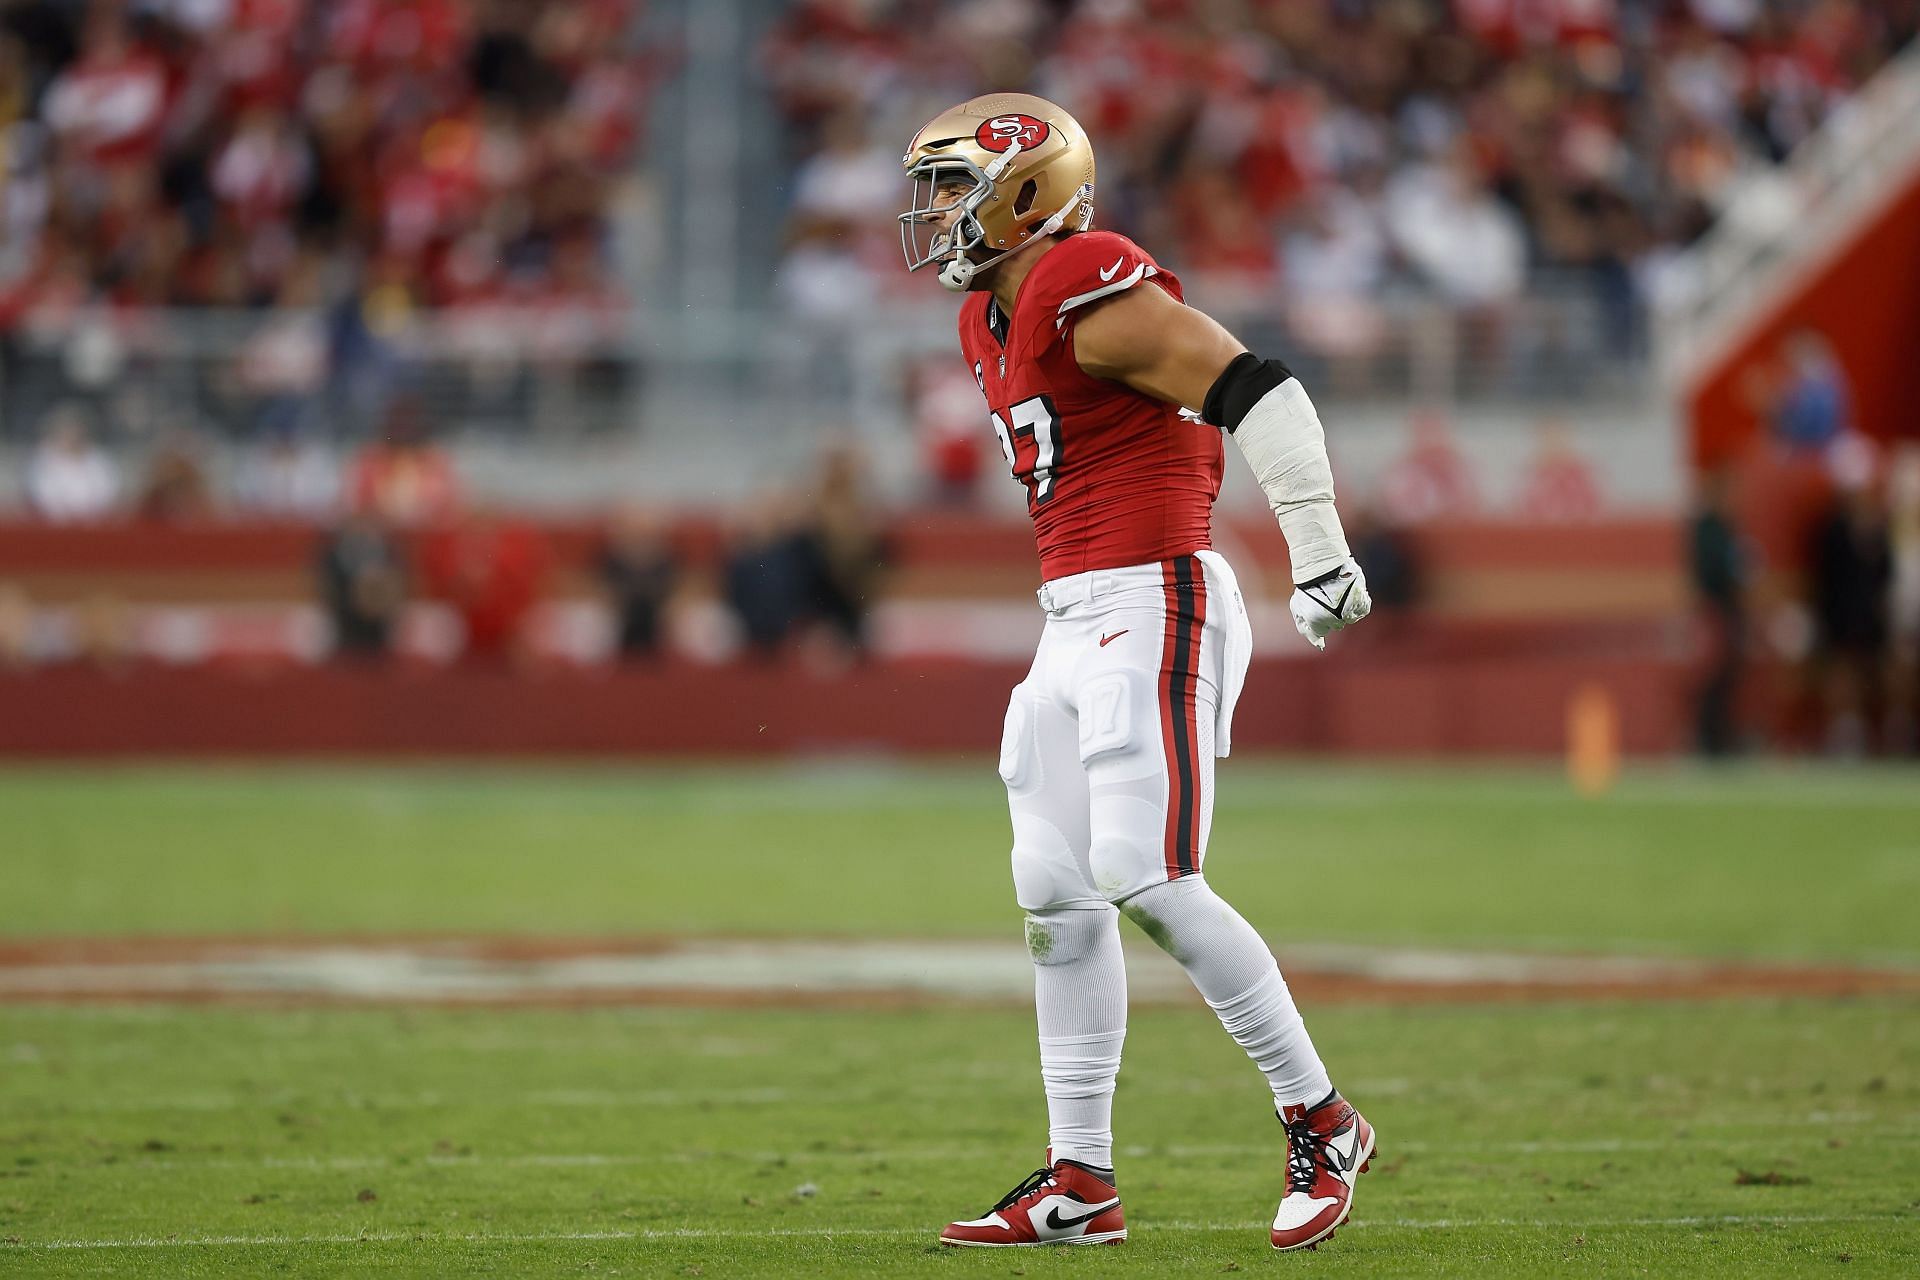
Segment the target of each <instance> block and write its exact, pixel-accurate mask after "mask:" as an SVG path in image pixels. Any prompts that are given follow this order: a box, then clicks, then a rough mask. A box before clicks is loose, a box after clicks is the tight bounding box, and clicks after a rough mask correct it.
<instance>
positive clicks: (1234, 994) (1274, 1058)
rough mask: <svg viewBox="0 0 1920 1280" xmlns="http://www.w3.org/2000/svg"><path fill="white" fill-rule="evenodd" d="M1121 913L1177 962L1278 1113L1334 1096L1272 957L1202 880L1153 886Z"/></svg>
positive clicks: (1129, 901)
mask: <svg viewBox="0 0 1920 1280" xmlns="http://www.w3.org/2000/svg"><path fill="white" fill-rule="evenodd" d="M1120 909H1121V910H1122V911H1124V912H1126V913H1127V916H1128V918H1129V919H1131V920H1133V921H1134V922H1135V923H1136V924H1138V925H1140V927H1141V928H1142V929H1143V930H1144V931H1145V932H1146V934H1147V936H1148V937H1150V938H1152V939H1153V940H1154V941H1155V942H1157V943H1159V944H1160V946H1161V948H1162V949H1164V950H1165V951H1166V953H1167V954H1168V955H1170V956H1172V957H1173V958H1174V959H1175V960H1178V961H1179V962H1180V965H1181V967H1182V968H1184V969H1185V970H1186V971H1187V977H1189V978H1191V979H1192V980H1193V985H1194V986H1195V987H1198V988H1199V990H1200V994H1201V995H1202V996H1204V997H1205V998H1206V1001H1207V1003H1208V1004H1209V1005H1211V1006H1212V1007H1213V1011H1214V1013H1216V1014H1218V1015H1219V1017H1220V1025H1221V1026H1223V1027H1225V1028H1226V1029H1227V1034H1228V1035H1230V1036H1232V1037H1233V1038H1234V1039H1235V1040H1236V1041H1238V1042H1239V1045H1240V1047H1241V1048H1242V1049H1245V1050H1246V1051H1247V1056H1248V1057H1249V1058H1252V1059H1253V1064H1254V1065H1255V1066H1256V1067H1259V1068H1260V1073H1261V1074H1262V1075H1264V1076H1265V1077H1266V1078H1267V1084H1268V1085H1269V1086H1271V1087H1272V1089H1273V1098H1274V1103H1275V1105H1276V1106H1292V1105H1295V1104H1298V1103H1309V1102H1318V1101H1320V1099H1322V1098H1324V1097H1326V1096H1327V1094H1328V1093H1330V1092H1331V1091H1332V1089H1333V1085H1332V1083H1331V1082H1330V1081H1329V1080H1328V1079H1327V1069H1326V1067H1324V1066H1322V1065H1321V1062H1320V1055H1319V1053H1318V1052H1316V1051H1315V1050H1314V1047H1313V1039H1312V1037H1310V1036H1309V1035H1307V1026H1306V1023H1304V1022H1302V1021H1301V1020H1300V1011H1299V1010H1298V1009H1296V1008H1294V1005H1293V993H1292V992H1290V991H1288V990H1287V981H1286V979H1285V978H1283V977H1281V976H1280V966H1279V964H1278V963H1277V962H1275V960H1274V958H1273V952H1271V951H1269V950H1268V949H1267V944H1266V943H1265V942H1263V941H1262V940H1261V938H1260V935H1259V933H1258V932H1256V931H1255V930H1254V927H1253V926H1252V925H1250V924H1248V923H1247V922H1246V919H1245V918H1244V917H1242V916H1241V914H1240V913H1239V912H1238V911H1235V910H1234V909H1233V908H1232V907H1231V906H1228V905H1227V903H1226V901H1225V900H1224V899H1222V898H1221V897H1220V895H1219V894H1217V893H1215V892H1214V891H1213V889H1212V887H1211V886H1209V885H1208V884H1207V882H1206V881H1205V880H1203V879H1202V878H1201V877H1199V876H1197V875H1192V876H1182V877H1181V878H1180V879H1178V880H1171V881H1168V882H1167V883H1166V884H1159V885H1155V886H1154V887H1152V888H1151V889H1145V890H1142V891H1141V892H1139V893H1137V894H1135V895H1134V896H1133V897H1131V898H1129V899H1127V901H1126V902H1125V903H1123V904H1121V908H1120Z"/></svg>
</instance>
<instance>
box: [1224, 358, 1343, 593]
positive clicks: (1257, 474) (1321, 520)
mask: <svg viewBox="0 0 1920 1280" xmlns="http://www.w3.org/2000/svg"><path fill="white" fill-rule="evenodd" d="M1233 438H1234V439H1235V440H1237V441H1239V443H1240V452H1241V453H1243V454H1245V455H1246V457H1247V462H1248V464H1249V465H1250V466H1252V467H1253V474H1254V478H1255V479H1257V480H1258V481H1259V482H1260V488H1261V489H1262V490H1263V491H1264V492H1265V493H1266V495H1267V505H1268V506H1270V507H1272V508H1273V514H1274V517H1275V518H1276V519H1277V520H1279V521H1280V532H1281V533H1283V534H1285V535H1286V539H1287V553H1288V554H1289V555H1290V556H1291V557H1292V559H1293V580H1294V581H1295V582H1311V581H1312V580H1313V579H1315V578H1317V577H1319V576H1320V575H1321V574H1323V573H1326V572H1328V571H1330V570H1333V569H1337V568H1339V567H1340V566H1341V565H1342V564H1345V563H1346V561H1347V559H1348V557H1349V555H1350V554H1351V553H1350V552H1349V551H1348V550H1347V535H1346V533H1345V531H1344V530H1342V529H1341V528H1340V513H1339V512H1338V511H1336V510H1334V506H1333V467H1332V466H1331V465H1330V464H1329V463H1328V462H1327V436H1326V432H1324V431H1323V430H1321V428H1320V415H1319V414H1318V413H1315V412H1314V409H1313V401H1311V400H1309V399H1308V398H1307V389H1306V388H1305V387H1303V386H1301V385H1300V379H1298V378H1288V379H1287V380H1286V381H1285V382H1283V383H1281V384H1280V385H1279V386H1277V387H1275V388H1274V389H1273V390H1271V391H1269V392H1267V394H1266V395H1264V396H1262V397H1260V399H1259V400H1258V401H1256V402H1255V404H1254V406H1253V408H1251V409H1249V410H1247V416H1246V417H1244V418H1242V419H1241V420H1240V425H1239V426H1238V427H1237V428H1235V429H1234V433H1233Z"/></svg>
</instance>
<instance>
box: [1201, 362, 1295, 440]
mask: <svg viewBox="0 0 1920 1280" xmlns="http://www.w3.org/2000/svg"><path fill="white" fill-rule="evenodd" d="M1292 376H1293V370H1291V369H1289V368H1287V366H1286V365H1284V364H1282V363H1281V362H1280V361H1278V360H1262V359H1261V358H1260V357H1259V356H1256V355H1254V354H1253V353H1252V352H1251V351H1242V352H1241V353H1240V354H1239V355H1237V356H1235V357H1234V358H1233V363H1232V364H1230V365H1228V366H1227V367H1226V368H1225V369H1222V370H1221V371H1220V376H1219V377H1217V378H1215V379H1214V380H1213V386H1211V387H1209V388H1208V389H1207V402H1206V404H1204V405H1202V406H1201V407H1200V416H1201V417H1203V418H1205V419H1206V420H1207V421H1208V422H1211V423H1212V424H1213V425H1214V426H1216V427H1225V428H1226V429H1227V431H1228V432H1229V433H1231V432H1232V431H1233V430H1234V429H1235V428H1236V427H1238V426H1239V425H1240V419H1242V418H1244V417H1246V416H1247V410H1249V409H1251V408H1253V406H1254V405H1256V404H1259V403H1260V399H1261V397H1262V396H1264V395H1266V394H1267V392H1269V391H1271V390H1273V389H1274V388H1275V387H1277V386H1279V385H1280V384H1281V383H1283V382H1285V381H1286V380H1287V379H1288V378H1291V377H1292Z"/></svg>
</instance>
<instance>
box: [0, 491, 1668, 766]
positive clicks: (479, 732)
mask: <svg viewBox="0 0 1920 1280" xmlns="http://www.w3.org/2000/svg"><path fill="white" fill-rule="evenodd" d="M546 533H547V534H548V536H549V539H550V541H551V543H552V548H553V551H554V554H555V560H556V562H557V563H558V564H559V565H560V566H561V567H562V579H563V580H562V581H559V582H556V583H555V584H554V585H555V587H556V589H561V590H565V589H567V587H568V585H569V584H568V583H567V582H566V581H564V579H565V577H566V575H567V573H568V572H569V567H571V572H572V573H573V577H574V581H573V583H572V584H571V585H572V586H573V587H574V588H576V589H578V588H581V587H583V586H584V582H585V580H584V578H583V577H582V576H581V575H580V574H579V572H578V566H579V565H581V564H582V563H583V562H584V561H585V560H586V559H587V558H588V555H589V552H590V549H591V548H592V546H593V545H594V537H595V531H594V529H593V528H592V526H591V525H589V524H587V523H584V522H580V523H573V524H564V525H553V526H549V527H547V529H546ZM894 533H895V552H896V556H897V559H898V562H899V563H898V568H897V570H896V572H895V575H894V580H893V583H892V586H891V587H890V593H891V594H893V595H895V596H896V597H902V598H908V599H913V598H929V597H938V598H947V599H961V600H964V599H995V600H1010V599H1025V600H1030V599H1031V596H1030V595H1029V594H1028V593H1029V592H1031V590H1032V587H1033V585H1034V579H1035V578H1036V577H1037V570H1036V568H1035V563H1034V560H1033V549H1032V535H1031V532H1030V531H1029V530H1028V529H1027V528H1026V527H1025V526H1024V524H1022V523H1020V522H1012V523H1009V522H1003V521H983V520H981V519H978V518H971V517H964V516H952V515H924V516H922V515H916V516H914V517H913V518H911V519H908V520H903V521H902V522H901V523H900V524H899V525H898V526H897V527H896V529H895V531H894ZM1222 535H1223V543H1224V544H1226V545H1229V549H1230V551H1231V554H1232V555H1233V556H1234V558H1235V559H1236V561H1238V563H1239V564H1240V566H1241V570H1242V576H1243V578H1246V579H1247V580H1248V582H1249V584H1250V585H1251V582H1252V579H1253V577H1254V576H1255V575H1254V571H1255V570H1256V569H1259V570H1260V571H1262V572H1263V573H1264V576H1265V577H1266V578H1267V579H1268V585H1269V586H1271V585H1272V583H1274V582H1283V581H1284V573H1285V549H1284V546H1283V544H1282V543H1281V540H1280V539H1279V538H1278V536H1277V535H1276V534H1275V532H1274V530H1273V528H1272V526H1271V524H1270V523H1269V522H1267V521H1264V520H1254V521H1249V522H1246V523H1238V522H1233V523H1230V524H1229V525H1228V526H1227V527H1226V528H1224V529H1223V530H1222ZM680 536H681V538H682V541H683V543H684V544H685V547H686V550H687V552H688V554H689V556H690V558H691V559H693V560H694V561H696V562H699V561H706V560H710V559H711V557H712V555H713V552H714V550H715V548H716V547H717V545H718V544H717V537H716V535H715V532H714V530H713V529H712V528H711V527H710V526H708V525H704V524H702V523H700V522H698V521H693V522H689V523H687V524H686V525H684V526H683V527H682V529H681V534H680ZM315 545H316V532H315V530H313V529H311V528H305V527H284V526H283V527H273V526H263V527H255V526H246V525H230V524H208V525H202V526H195V527H140V526H120V527H113V526H108V527H102V528H93V529H52V528H47V527H44V526H35V525H13V526H8V525H0V580H5V581H12V582H17V583H20V584H21V585H22V586H23V587H24V588H25V589H26V590H28V591H29V593H30V594H31V595H32V596H33V597H34V598H35V599H36V600H41V601H45V602H57V601H60V600H70V599H78V598H82V597H84V595H85V594H86V593H87V592H90V591H95V590H112V591H114V592H118V593H122V594H124V595H125V596H126V597H127V598H130V599H141V600H183V601H218V600H269V601H271V600H290V599H304V598H307V597H308V593H309V592H310V590H311V585H310V581H309V577H308V574H309V565H310V558H311V556H312V554H313V551H314V548H315ZM1415 554H1416V557H1417V558H1418V559H1419V560H1420V561H1421V562H1422V564H1423V565H1424V567H1425V569H1426V572H1427V576H1428V580H1429V584H1430V591H1429V604H1428V607H1427V608H1426V609H1424V610H1423V611H1422V613H1420V614H1419V615H1416V616H1398V617H1390V616H1382V617H1381V618H1379V619H1378V620H1376V621H1373V622H1370V623H1369V624H1368V625H1367V626H1366V627H1364V628H1362V629H1360V630H1359V631H1357V632H1355V633H1354V634H1353V635H1351V636H1348V637H1343V638H1342V639H1341V640H1340V641H1338V642H1336V649H1335V652H1334V653H1332V654H1330V655H1328V656H1327V657H1325V658H1321V657H1318V656H1316V655H1313V654H1310V653H1308V652H1306V651H1305V650H1304V649H1302V650H1301V651H1300V653H1299V655H1298V656H1296V657H1292V658H1287V659H1284V660H1266V661H1261V662H1259V663H1256V664H1255V668H1254V670H1253V672H1252V673H1251V674H1250V676H1249V678H1248V682H1247V689H1246V693H1245V695H1244V697H1243V700H1242V702H1241V706H1240V711H1239V714H1238V716H1237V717H1236V720H1235V726H1234V738H1235V743H1236V746H1237V747H1239V748H1240V749H1242V750H1245V751H1265V750H1297V751H1304V750H1320V751H1338V752H1345V753H1355V754H1358V753H1370V752H1392V753H1403V754H1417V755H1433V756H1438V755H1443V754H1446V755H1451V754H1459V753H1464V752H1476V753H1551V752H1557V751H1558V750H1560V748H1561V744H1562V740H1563V735H1564V722H1565V709H1566V704H1567V701H1568V699H1569V698H1570V696H1571V695H1572V694H1573V692H1574V691H1575V690H1576V689H1578V688H1580V687H1582V686H1584V685H1587V684H1599V685H1600V686H1602V687H1604V688H1605V689H1607V690H1608V691H1609V692H1610V694H1611V696H1612V698H1613V701H1614V702H1615V704H1616V706H1617V707H1618V708H1619V712H1620V719H1621V727H1622V742H1623V745H1624V746H1625V747H1626V748H1627V749H1628V750H1629V751H1633V752H1640V753H1648V752H1664V751H1669V750H1674V749H1677V748H1679V747H1680V746H1682V745H1684V739H1685V736H1686V733H1685V724H1684V716H1685V710H1684V708H1685V705H1686V700H1687V690H1688V686H1689V682H1690V680H1691V676H1690V675H1689V672H1690V670H1691V662H1692V660H1691V658H1690V657H1689V646H1688V643H1687V641H1686V639H1685V636H1684V633H1683V632H1680V631H1678V630H1677V629H1676V628H1675V627H1674V625H1673V623H1674V620H1675V619H1676V618H1677V617H1679V616H1681V615H1682V611H1683V610H1684V607H1685V605H1684V601H1685V589H1684V579H1683V576H1682V572H1681V569H1680V560H1681V537H1680V531H1679V530H1677V529H1676V528H1675V527H1674V526H1673V524H1672V523H1671V522H1670V521H1659V520H1634V521H1622V522H1617V523H1610V524H1604V525H1595V526H1581V527H1572V526H1568V527H1538V528H1523V527H1517V526H1512V525H1492V524H1487V525H1459V526H1449V527H1447V528H1445V529H1434V530H1429V531H1424V532H1422V533H1420V534H1419V535H1418V536H1417V537H1416V539H1415ZM1023 674H1024V667H1022V666H1020V665H1011V664H1003V663H964V662H922V663H908V662H896V663H876V664H874V665H871V666H867V667H862V668H856V669H854V670H851V671H846V672H840V673H837V674H820V673H818V672H814V671H811V670H809V669H807V668H805V667H804V666H802V665H800V664H797V663H795V664H781V665H778V666H772V667H764V666H753V665H745V666H736V667H725V668H710V667H703V666H696V665H689V664H678V663H670V664H667V665H664V666H659V667H643V668H603V669H585V670H582V669H576V668H572V667H565V666H540V667H536V668H532V669H527V670H508V669H504V668H488V667H479V666H471V665H462V666H455V667H451V668H433V667H424V666H417V665H410V664H406V663H395V664H393V665H389V666H382V667H374V668H347V667H338V666H334V667H320V668H306V667H300V666H294V665H287V664H273V665H265V666H249V665H211V666H204V667H191V668H173V667H163V666H153V665H143V666H138V667H134V668H129V669H126V670H122V671H118V672H115V671H109V670H100V669H97V668H92V667H86V666H63V667H58V668H49V669H41V670H35V671H26V672H6V671H0V755H8V756H14V757H20V756H32V755H42V756H136V755H158V754H181V755H200V756H210V757H219V756H242V755H256V754H271V755H308V756H314V755H320V756H325V755H349V754H369V755H380V756H406V755H477V756H488V755H495V756H499V755H533V754H542V753H566V754H615V755H734V754H776V753H790V752H808V751H824V752H868V753H884V752H895V751H899V752H947V753H973V754H979V755H982V756H986V757H990V756H991V754H992V752H993V750H994V748H995V746H996V745H997V743H998V742H999V735H1000V722H1001V717H1002V715H1003V713H1004V709H1005V706H1006V698H1007V693H1008V691H1009V690H1010V689H1011V688H1012V687H1013V685H1014V684H1015V683H1016V682H1017V681H1018V680H1019V679H1020V677H1021V676H1022V675H1023Z"/></svg>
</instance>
